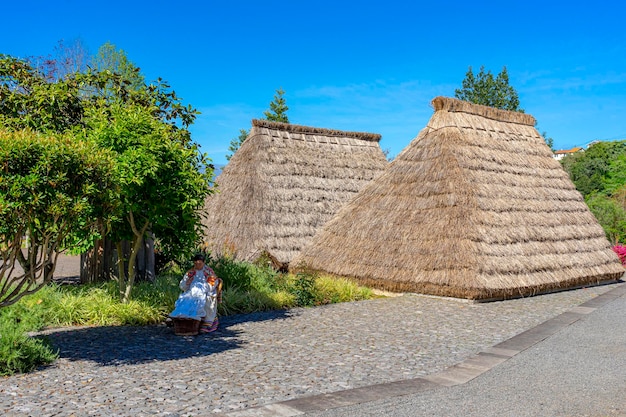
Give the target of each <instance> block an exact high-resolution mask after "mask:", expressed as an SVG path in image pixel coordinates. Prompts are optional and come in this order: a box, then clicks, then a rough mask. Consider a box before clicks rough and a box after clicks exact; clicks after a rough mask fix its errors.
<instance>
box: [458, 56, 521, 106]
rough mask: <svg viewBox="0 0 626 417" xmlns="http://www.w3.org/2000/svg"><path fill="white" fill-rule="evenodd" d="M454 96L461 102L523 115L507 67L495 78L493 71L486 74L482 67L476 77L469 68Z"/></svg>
mask: <svg viewBox="0 0 626 417" xmlns="http://www.w3.org/2000/svg"><path fill="white" fill-rule="evenodd" d="M454 96H455V97H456V98H458V99H459V100H465V101H469V102H471V103H475V104H482V105H483V106H489V107H495V108H498V109H503V110H511V111H517V112H521V113H523V112H524V110H522V109H521V108H520V103H519V97H518V94H517V91H515V88H513V86H511V85H510V84H509V74H508V72H507V70H506V67H502V71H501V72H500V73H499V74H498V75H497V76H496V77H494V76H493V74H492V73H491V71H487V72H485V67H484V66H481V67H480V71H479V72H478V74H477V75H476V76H474V72H473V71H472V67H469V69H468V70H467V73H466V74H465V79H464V80H463V82H462V87H461V88H460V89H456V90H454Z"/></svg>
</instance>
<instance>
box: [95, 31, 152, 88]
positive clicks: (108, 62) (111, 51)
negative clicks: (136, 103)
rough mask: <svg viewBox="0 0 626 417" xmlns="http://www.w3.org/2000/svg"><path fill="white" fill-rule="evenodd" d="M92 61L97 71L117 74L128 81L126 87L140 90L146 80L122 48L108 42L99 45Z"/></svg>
mask: <svg viewBox="0 0 626 417" xmlns="http://www.w3.org/2000/svg"><path fill="white" fill-rule="evenodd" d="M92 63H93V66H94V68H95V69H96V70H97V71H98V72H103V71H110V72H112V73H115V74H119V75H120V76H121V78H122V79H124V80H126V82H128V83H129V85H128V88H129V89H131V90H141V89H142V88H143V87H144V86H145V83H146V80H145V77H144V76H143V74H142V73H141V71H140V69H139V67H137V66H136V65H135V64H134V63H132V62H131V61H130V60H129V59H128V57H127V56H126V52H124V50H123V49H117V48H116V46H115V45H113V44H112V43H110V42H107V43H105V44H104V45H102V46H100V48H99V49H98V53H97V54H96V56H95V57H94V58H93V59H92Z"/></svg>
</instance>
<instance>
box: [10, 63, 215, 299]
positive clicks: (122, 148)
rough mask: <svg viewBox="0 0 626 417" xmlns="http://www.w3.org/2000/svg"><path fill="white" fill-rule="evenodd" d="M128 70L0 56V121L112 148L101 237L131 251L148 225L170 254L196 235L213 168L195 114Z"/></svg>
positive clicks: (126, 291) (124, 286)
mask: <svg viewBox="0 0 626 417" xmlns="http://www.w3.org/2000/svg"><path fill="white" fill-rule="evenodd" d="M129 74H130V75H129ZM133 74H135V72H134V71H132V72H130V73H127V74H126V75H124V74H118V73H115V72H111V71H109V70H105V71H102V72H100V71H96V70H91V69H89V70H87V71H85V72H83V73H76V74H70V75H69V76H67V77H65V78H63V79H50V78H49V77H46V76H45V75H44V74H43V73H42V72H41V71H38V70H37V69H34V68H32V66H30V65H29V63H28V62H26V61H23V60H19V59H15V58H12V57H4V56H3V57H0V126H2V125H3V126H5V127H6V128H9V129H13V130H15V129H23V128H26V127H28V128H32V129H34V130H36V131H41V132H68V134H71V135H73V136H74V137H76V138H79V139H84V140H90V141H94V142H95V143H97V144H98V145H99V146H100V147H102V149H109V150H112V151H113V152H114V154H113V158H114V160H115V163H116V164H115V166H116V172H117V174H118V175H117V178H118V181H119V182H118V184H117V185H118V186H119V191H118V193H117V202H118V203H119V204H118V206H119V210H118V211H117V217H115V218H114V219H113V220H112V221H111V222H110V227H107V225H105V224H102V227H101V228H100V233H101V236H102V235H106V236H102V237H107V238H111V239H114V240H115V241H116V242H119V241H120V240H123V239H128V240H129V241H131V243H132V244H131V248H132V250H133V254H134V253H136V251H135V248H136V244H137V239H139V236H142V237H143V236H145V235H146V233H147V232H148V231H151V232H153V233H154V235H155V236H156V238H157V239H158V240H159V242H160V243H161V245H162V247H163V248H164V250H165V251H166V252H168V253H169V254H170V255H171V256H175V255H176V254H181V253H185V252H189V251H191V250H193V247H195V244H196V243H197V242H198V241H199V237H200V219H199V214H198V210H199V209H200V208H202V206H203V202H204V198H205V197H206V195H207V194H208V193H209V192H210V178H211V177H212V174H213V169H212V165H211V164H210V163H209V162H210V160H209V159H208V157H207V156H206V155H205V154H202V153H200V152H199V148H198V145H197V144H196V143H195V142H194V141H192V139H191V135H190V133H189V130H188V127H189V125H190V124H192V123H193V121H194V120H195V117H196V115H197V114H198V112H197V111H196V110H195V109H194V108H193V107H191V106H190V105H184V104H183V103H182V101H181V99H180V98H179V97H178V96H176V94H175V93H174V92H173V91H171V90H170V87H169V85H168V84H167V83H166V82H164V81H163V80H161V79H158V80H157V81H156V82H154V83H151V84H149V85H146V84H143V85H141V86H140V85H139V84H137V83H134V82H133V80H136V78H133V79H128V76H133ZM59 103H60V104H59ZM59 106H60V108H59ZM119 259H123V258H122V257H119ZM128 261H129V264H130V266H129V268H127V270H126V274H125V275H123V276H120V277H118V278H119V279H120V294H121V296H122V298H123V300H125V301H126V300H128V297H129V295H130V291H131V289H132V284H133V281H134V270H133V268H132V266H133V263H134V261H135V260H134V256H132V255H131V256H130V257H129V260H128Z"/></svg>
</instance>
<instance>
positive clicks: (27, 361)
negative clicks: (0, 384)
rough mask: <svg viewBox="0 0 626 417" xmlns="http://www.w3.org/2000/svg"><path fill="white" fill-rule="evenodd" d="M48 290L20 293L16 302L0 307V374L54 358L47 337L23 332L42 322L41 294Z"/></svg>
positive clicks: (34, 365) (21, 370) (7, 373)
mask: <svg viewBox="0 0 626 417" xmlns="http://www.w3.org/2000/svg"><path fill="white" fill-rule="evenodd" d="M45 293H50V291H41V294H40V293H38V294H36V297H37V298H35V297H34V296H30V297H24V298H22V300H20V301H19V302H18V303H17V304H14V305H12V306H9V307H5V308H2V309H0V375H2V376H5V375H12V374H14V373H17V372H29V371H31V370H33V369H35V368H37V367H38V366H40V365H46V364H49V363H51V362H53V361H54V360H55V359H56V358H57V356H58V355H57V353H56V352H54V351H53V350H52V348H51V347H50V345H49V343H48V341H47V339H42V338H32V337H29V336H28V334H27V332H28V331H31V330H35V329H38V328H40V327H41V326H42V325H43V324H44V319H43V314H42V313H43V308H42V307H41V304H42V303H41V302H39V301H40V300H42V299H41V298H39V297H40V296H44V298H45V295H46V294H45Z"/></svg>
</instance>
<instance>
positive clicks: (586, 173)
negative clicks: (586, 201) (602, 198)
mask: <svg viewBox="0 0 626 417" xmlns="http://www.w3.org/2000/svg"><path fill="white" fill-rule="evenodd" d="M625 161H626V141H619V142H599V143H596V144H594V145H592V146H590V147H589V148H587V149H586V150H585V151H584V152H576V153H574V154H571V155H568V156H566V157H565V158H563V160H562V161H561V164H562V165H563V168H564V169H565V170H566V171H567V173H568V174H569V176H570V178H571V179H572V181H573V182H574V184H575V185H576V189H577V190H578V191H580V193H581V194H582V195H583V196H584V197H585V198H587V197H589V196H591V195H592V194H607V195H609V196H610V195H612V194H613V193H614V192H615V190H617V189H619V188H620V187H621V186H622V185H623V184H624V183H625V182H626V181H625V180H626V174H624V164H625V163H626V162H625Z"/></svg>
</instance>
